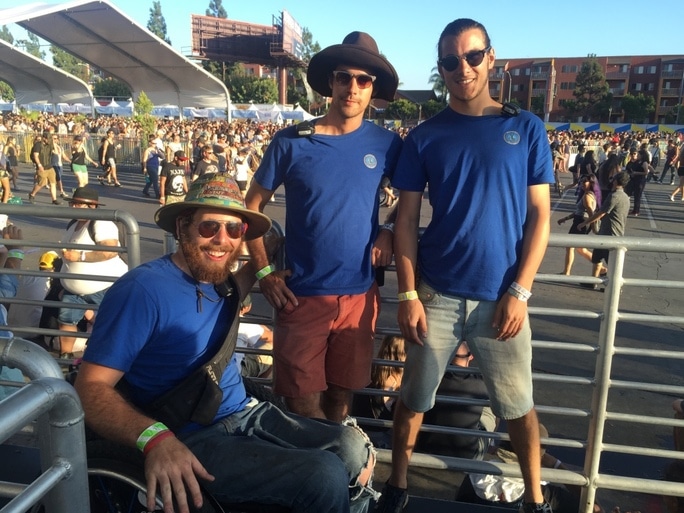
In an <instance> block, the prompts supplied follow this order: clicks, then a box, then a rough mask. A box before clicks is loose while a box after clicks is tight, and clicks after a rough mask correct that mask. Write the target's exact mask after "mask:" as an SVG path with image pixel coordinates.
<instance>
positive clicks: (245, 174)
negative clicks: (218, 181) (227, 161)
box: [233, 146, 252, 195]
mask: <svg viewBox="0 0 684 513" xmlns="http://www.w3.org/2000/svg"><path fill="white" fill-rule="evenodd" d="M249 160H250V155H249V147H248V146H243V147H241V148H240V149H239V150H238V154H237V156H236V157H235V158H234V159H233V168H234V169H235V181H236V182H237V184H238V185H239V186H240V190H241V191H242V194H243V195H244V194H247V183H248V182H249V181H250V174H251V173H252V170H251V169H250V167H249Z"/></svg>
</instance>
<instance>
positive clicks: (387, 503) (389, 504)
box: [373, 483, 553, 513]
mask: <svg viewBox="0 0 684 513" xmlns="http://www.w3.org/2000/svg"><path fill="white" fill-rule="evenodd" d="M408 501H409V496H408V490H405V489H404V488H397V487H396V486H392V485H391V484H389V483H385V486H384V487H383V488H382V496H381V497H380V500H379V501H378V503H377V504H376V505H375V509H374V510H373V512H374V513H401V512H402V511H404V508H405V507H406V505H407V504H408ZM552 513H553V512H552Z"/></svg>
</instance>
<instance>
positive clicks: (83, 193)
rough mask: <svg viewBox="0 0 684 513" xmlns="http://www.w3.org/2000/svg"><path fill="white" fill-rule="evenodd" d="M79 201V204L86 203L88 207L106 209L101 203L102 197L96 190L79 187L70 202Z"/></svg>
mask: <svg viewBox="0 0 684 513" xmlns="http://www.w3.org/2000/svg"><path fill="white" fill-rule="evenodd" d="M72 201H77V202H79V203H85V204H86V205H95V206H98V207H104V206H105V204H104V203H100V195H99V194H98V192H97V191H96V190H95V189H92V188H90V187H87V186H83V187H77V188H76V189H74V194H73V197H72V198H71V199H70V200H69V202H72Z"/></svg>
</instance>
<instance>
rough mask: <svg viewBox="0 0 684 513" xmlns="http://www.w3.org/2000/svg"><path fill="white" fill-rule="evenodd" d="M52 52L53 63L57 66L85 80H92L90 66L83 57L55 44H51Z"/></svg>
mask: <svg viewBox="0 0 684 513" xmlns="http://www.w3.org/2000/svg"><path fill="white" fill-rule="evenodd" d="M50 53H52V63H53V64H54V65H55V66H56V67H58V68H59V69H62V70H64V71H66V72H67V73H71V74H72V75H74V76H76V77H78V78H80V79H81V80H83V81H84V82H88V81H89V80H90V66H88V64H86V63H85V62H83V61H82V60H81V59H79V58H78V57H76V56H74V55H71V54H70V53H69V52H67V51H65V50H62V49H61V48H59V47H58V46H55V45H50Z"/></svg>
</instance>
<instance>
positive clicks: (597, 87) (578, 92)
mask: <svg viewBox="0 0 684 513" xmlns="http://www.w3.org/2000/svg"><path fill="white" fill-rule="evenodd" d="M608 93H609V88H608V83H607V82H606V76H605V74H604V73H603V69H601V65H600V64H599V63H598V61H597V60H596V56H595V55H589V57H588V58H587V60H586V61H584V62H583V63H582V67H581V68H580V70H579V72H578V73H577V78H576V79H575V90H574V91H573V92H572V94H573V96H574V97H575V100H576V105H577V111H578V112H579V113H580V114H581V115H582V116H583V117H584V121H591V118H592V117H598V116H600V113H601V110H602V109H603V108H604V106H605V103H606V97H607V96H608Z"/></svg>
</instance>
